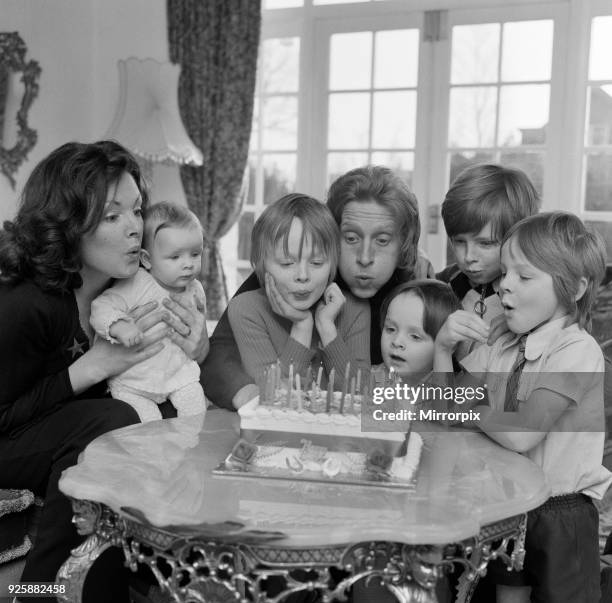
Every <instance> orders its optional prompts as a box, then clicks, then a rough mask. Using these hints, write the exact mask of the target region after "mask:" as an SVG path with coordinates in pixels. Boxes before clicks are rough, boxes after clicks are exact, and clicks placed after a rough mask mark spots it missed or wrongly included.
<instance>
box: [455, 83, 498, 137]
mask: <svg viewBox="0 0 612 603" xmlns="http://www.w3.org/2000/svg"><path fill="white" fill-rule="evenodd" d="M496 102H497V88H495V87H493V86H481V87H474V88H453V89H451V95H450V115H449V135H448V144H449V146H450V147H490V146H493V143H494V141H495V104H496Z"/></svg>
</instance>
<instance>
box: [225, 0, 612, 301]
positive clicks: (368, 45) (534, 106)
mask: <svg viewBox="0 0 612 603" xmlns="http://www.w3.org/2000/svg"><path fill="white" fill-rule="evenodd" d="M263 6H264V28H263V32H264V33H263V38H262V45H261V52H260V68H259V73H258V86H257V94H256V114H255V118H254V123H253V137H252V143H251V152H250V160H249V165H250V185H251V186H250V194H249V198H248V203H247V204H246V205H245V207H244V212H243V215H242V217H241V220H240V226H239V231H240V233H239V236H237V235H235V239H234V243H233V246H234V248H235V250H236V251H234V254H236V253H237V254H238V257H239V259H238V261H237V263H235V268H237V271H236V270H234V272H235V273H236V275H237V276H236V284H239V283H240V280H241V279H242V278H243V276H244V275H245V274H246V273H247V272H248V271H250V268H249V263H248V255H249V243H248V239H249V237H250V231H251V228H252V225H253V222H254V219H256V217H257V216H258V215H259V213H260V212H261V211H262V210H263V208H264V207H265V206H266V204H267V203H269V202H270V201H273V200H275V199H277V198H278V197H279V196H281V195H282V194H284V193H285V192H288V191H293V190H298V191H300V192H304V193H307V194H311V195H313V196H315V197H317V198H319V199H321V200H323V199H324V197H325V192H326V189H327V187H328V185H329V183H330V182H331V180H333V179H334V178H335V177H337V176H338V175H339V174H341V173H344V172H345V171H347V170H348V169H351V168H354V167H357V166H360V165H363V164H366V163H381V164H385V165H388V166H389V167H391V168H392V169H394V170H396V171H398V172H399V173H400V174H401V175H402V176H403V177H404V178H406V179H407V180H408V182H409V183H410V184H411V186H412V188H413V190H414V191H415V193H416V195H417V197H418V199H419V203H420V210H421V223H422V233H421V246H422V247H423V248H424V250H425V251H426V252H427V253H428V255H429V256H430V259H431V260H432V262H433V264H434V266H435V267H436V269H441V268H442V267H443V266H444V265H445V263H446V236H445V233H444V228H443V225H442V223H441V220H440V218H439V206H440V204H441V202H442V200H443V198H444V194H445V193H446V190H447V189H448V186H449V183H450V181H451V179H452V178H454V177H455V176H456V175H457V173H458V172H459V171H460V170H461V169H462V168H463V167H466V166H468V165H470V164H472V163H475V162H481V161H493V162H500V163H504V164H506V165H512V166H516V167H519V168H521V169H523V170H524V171H525V172H527V174H528V175H529V176H530V177H531V178H532V180H533V181H534V184H535V185H536V187H537V188H538V190H539V191H540V192H541V194H542V196H543V209H548V210H549V209H566V210H569V211H573V212H576V213H579V214H580V215H581V216H582V217H583V218H584V219H585V220H587V221H589V222H590V223H591V224H592V225H593V226H594V227H595V228H598V229H599V230H600V231H601V232H603V233H604V234H605V235H606V237H607V240H608V241H609V242H610V243H612V66H611V65H612V63H611V62H610V60H609V57H610V56H612V10H611V9H610V3H609V2H607V1H606V0H585V1H584V2H569V3H568V2H566V1H563V0H550V1H547V2H541V3H540V2H529V1H527V0H508V2H506V3H501V2H499V0H440V1H437V2H436V3H435V7H436V8H437V9H440V10H435V11H425V10H424V8H427V7H428V6H430V4H428V3H427V2H423V1H421V0H362V1H358V0H354V1H352V2H346V1H340V0H264V5H263ZM610 249H612V244H611V245H610ZM611 257H612V256H611ZM228 280H229V279H228ZM229 288H230V290H232V287H231V286H230V287H229Z"/></svg>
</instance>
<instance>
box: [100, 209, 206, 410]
mask: <svg viewBox="0 0 612 603" xmlns="http://www.w3.org/2000/svg"><path fill="white" fill-rule="evenodd" d="M202 252H203V233H202V226H201V224H200V221H199V220H198V218H197V217H196V215H195V214H194V213H193V212H191V211H189V210H188V209H186V208H184V207H181V206H179V205H173V204H171V203H166V202H164V203H157V204H155V205H153V206H151V207H150V208H149V209H148V210H147V212H146V215H145V222H144V238H143V249H142V251H141V264H142V266H144V268H142V267H141V268H139V270H138V272H137V273H136V275H135V276H134V277H133V278H131V279H122V280H120V281H118V282H117V283H115V284H114V285H113V286H112V287H111V288H109V289H107V290H106V291H104V293H102V295H100V296H99V297H98V298H96V299H95V300H94V301H93V303H92V306H91V319H90V321H91V325H92V326H93V328H94V329H95V331H96V333H97V334H98V335H99V336H101V337H104V338H106V339H109V340H110V341H115V342H119V343H121V344H123V345H125V346H128V347H130V346H134V345H137V344H139V343H140V342H141V341H142V337H143V335H142V333H141V332H140V330H139V329H138V327H137V326H136V324H135V323H134V321H133V320H132V319H131V318H130V315H129V314H128V311H129V310H130V308H133V307H134V306H138V305H143V304H146V303H147V302H150V301H158V302H161V301H162V300H163V299H165V298H167V297H168V294H169V293H173V294H174V295H178V296H179V297H180V298H181V299H182V300H183V301H184V303H185V304H186V305H188V306H191V307H192V308H193V309H198V308H203V307H205V305H206V296H205V294H204V289H203V288H202V284H201V283H200V281H198V280H197V277H198V275H199V273H200V269H201V266H202ZM163 343H164V348H163V349H162V350H161V351H160V352H159V353H158V354H156V355H155V356H153V357H152V358H149V359H148V360H145V361H143V362H141V363H139V364H137V365H135V366H133V367H132V368H130V369H128V370H127V371H125V372H124V373H122V374H121V375H118V376H116V377H113V378H112V379H109V387H110V391H111V394H112V396H113V397H114V398H116V399H119V400H123V401H124V402H127V403H128V404H130V405H131V406H132V407H133V408H134V410H136V412H137V413H138V416H139V417H140V420H141V421H142V422H145V421H155V420H158V419H161V418H162V417H161V413H160V411H159V409H158V407H157V406H158V404H161V403H162V402H164V401H165V400H166V399H167V398H169V399H170V401H171V402H172V404H173V405H174V407H175V408H176V410H177V414H178V415H179V416H181V415H194V414H199V413H203V412H205V411H206V399H205V397H204V392H203V390H202V386H201V385H200V367H199V365H198V363H197V362H195V361H194V360H192V359H191V358H189V357H188V356H187V355H186V354H185V352H184V351H183V350H182V349H181V348H180V347H179V346H178V345H176V344H175V343H173V342H172V341H170V340H169V339H165V340H164V341H163Z"/></svg>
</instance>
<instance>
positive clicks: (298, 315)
mask: <svg viewBox="0 0 612 603" xmlns="http://www.w3.org/2000/svg"><path fill="white" fill-rule="evenodd" d="M265 285H266V295H267V296H268V301H269V302H270V305H271V306H272V310H273V312H274V313H275V314H278V315H279V316H282V317H283V318H287V319H289V320H290V321H291V322H293V323H296V322H302V321H306V320H312V314H311V313H310V310H297V309H296V308H294V307H293V306H292V305H291V304H290V303H289V302H288V301H287V300H286V299H285V298H284V297H283V296H282V295H281V294H280V291H279V290H278V289H277V288H276V283H275V282H274V278H273V277H272V276H271V275H270V274H268V273H267V272H266V275H265Z"/></svg>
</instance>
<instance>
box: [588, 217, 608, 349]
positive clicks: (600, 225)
mask: <svg viewBox="0 0 612 603" xmlns="http://www.w3.org/2000/svg"><path fill="white" fill-rule="evenodd" d="M585 225H586V226H587V228H588V229H589V230H590V231H596V232H598V233H599V234H600V235H601V236H602V237H603V238H604V241H605V242H606V251H607V252H608V263H612V222H595V221H585ZM608 295H610V292H608ZM608 299H609V302H610V303H611V307H610V308H609V310H612V299H610V298H608ZM597 305H598V306H599V305H600V298H599V296H598V298H597ZM593 318H595V317H593ZM606 321H607V323H608V325H607V327H608V332H609V333H610V335H609V336H608V337H606V339H612V320H610V315H609V314H608V316H607V317H606ZM594 323H595V320H593V327H595V324H594ZM593 331H595V329H593Z"/></svg>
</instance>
